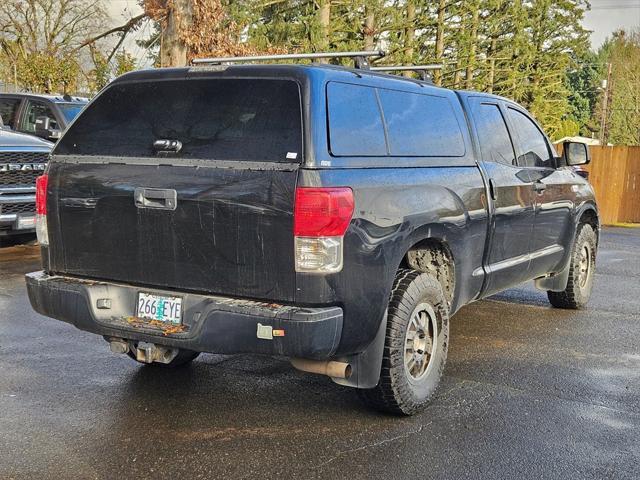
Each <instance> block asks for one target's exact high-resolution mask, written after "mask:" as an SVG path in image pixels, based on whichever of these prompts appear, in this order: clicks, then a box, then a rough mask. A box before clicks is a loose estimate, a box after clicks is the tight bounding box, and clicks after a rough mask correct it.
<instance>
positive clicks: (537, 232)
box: [507, 105, 575, 278]
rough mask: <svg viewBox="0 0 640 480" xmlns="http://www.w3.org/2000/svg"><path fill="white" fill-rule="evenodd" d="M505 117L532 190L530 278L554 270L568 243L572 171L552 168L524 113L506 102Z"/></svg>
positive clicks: (545, 147)
mask: <svg viewBox="0 0 640 480" xmlns="http://www.w3.org/2000/svg"><path fill="white" fill-rule="evenodd" d="M507 117H508V121H509V123H510V125H511V127H512V130H513V131H514V133H515V138H516V142H515V143H516V152H517V154H518V164H519V165H520V166H521V167H523V168H526V169H527V170H528V172H529V177H530V178H531V180H532V182H533V189H534V192H535V211H536V219H535V227H534V231H533V238H532V242H531V264H530V267H529V270H530V275H529V276H530V278H535V277H538V276H541V275H545V274H547V273H551V272H552V271H555V269H556V268H555V267H557V266H558V264H559V263H561V262H562V259H563V258H564V253H565V252H564V251H565V246H566V245H569V244H570V243H571V233H572V228H571V227H572V221H571V219H572V211H573V207H574V203H573V198H574V197H575V193H574V192H573V191H572V190H571V184H572V177H573V174H572V172H570V171H569V170H567V169H556V165H555V160H554V154H553V150H552V149H551V145H550V144H549V142H548V140H547V138H546V137H545V135H544V133H542V130H541V129H540V127H538V125H537V124H536V123H535V122H534V121H533V120H532V119H531V117H529V115H527V113H526V112H525V111H524V110H522V109H519V108H516V107H515V106H512V105H509V106H507Z"/></svg>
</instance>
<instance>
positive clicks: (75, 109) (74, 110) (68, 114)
mask: <svg viewBox="0 0 640 480" xmlns="http://www.w3.org/2000/svg"><path fill="white" fill-rule="evenodd" d="M83 107H84V104H82V103H58V108H59V109H60V110H61V111H62V115H64V118H65V120H66V121H67V123H70V122H71V120H73V119H74V118H76V116H77V115H78V114H79V113H80V110H82V108H83Z"/></svg>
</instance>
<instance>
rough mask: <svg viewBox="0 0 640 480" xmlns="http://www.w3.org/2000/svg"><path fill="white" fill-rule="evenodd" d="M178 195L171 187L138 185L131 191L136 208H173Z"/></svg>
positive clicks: (176, 202)
mask: <svg viewBox="0 0 640 480" xmlns="http://www.w3.org/2000/svg"><path fill="white" fill-rule="evenodd" d="M177 197H178V195H177V193H176V191H175V190H173V189H169V188H167V189H163V188H143V187H138V188H136V189H135V190H134V192H133V198H134V201H135V204H136V207H138V208H157V209H161V210H175V209H176V206H177V204H178V199H177Z"/></svg>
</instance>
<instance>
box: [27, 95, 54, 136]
mask: <svg viewBox="0 0 640 480" xmlns="http://www.w3.org/2000/svg"><path fill="white" fill-rule="evenodd" d="M38 117H49V118H50V119H51V123H50V124H49V126H50V127H51V128H59V127H58V121H57V120H56V116H55V115H54V114H53V111H52V110H51V108H50V107H48V106H47V105H46V104H44V103H42V102H35V101H33V100H29V103H28V105H27V111H26V112H25V116H24V119H23V120H22V131H23V132H28V133H35V131H36V119H37V118H38Z"/></svg>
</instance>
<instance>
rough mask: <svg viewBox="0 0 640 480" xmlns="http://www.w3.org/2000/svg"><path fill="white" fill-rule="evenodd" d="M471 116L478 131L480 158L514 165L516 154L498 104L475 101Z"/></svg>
mask: <svg viewBox="0 0 640 480" xmlns="http://www.w3.org/2000/svg"><path fill="white" fill-rule="evenodd" d="M473 118H474V120H475V123H476V129H477V131H478V137H479V141H480V150H481V151H482V158H483V159H484V160H485V161H491V162H500V163H506V164H507V165H514V164H515V163H516V162H515V158H516V156H515V154H514V152H513V145H512V143H511V138H510V137H509V131H508V130H507V125H506V124H505V122H504V118H503V117H502V113H500V108H499V107H498V105H495V104H492V103H480V102H477V103H476V104H475V105H474V109H473Z"/></svg>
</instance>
